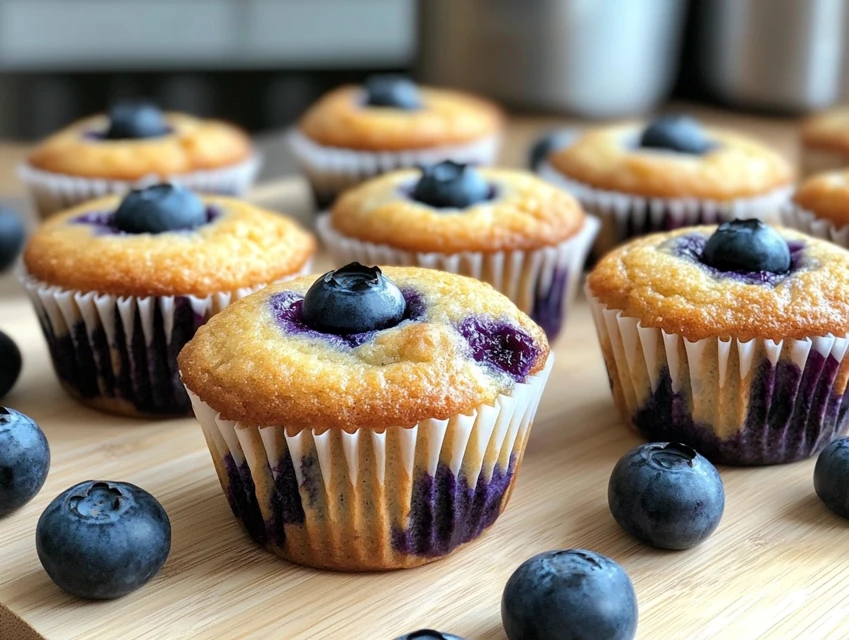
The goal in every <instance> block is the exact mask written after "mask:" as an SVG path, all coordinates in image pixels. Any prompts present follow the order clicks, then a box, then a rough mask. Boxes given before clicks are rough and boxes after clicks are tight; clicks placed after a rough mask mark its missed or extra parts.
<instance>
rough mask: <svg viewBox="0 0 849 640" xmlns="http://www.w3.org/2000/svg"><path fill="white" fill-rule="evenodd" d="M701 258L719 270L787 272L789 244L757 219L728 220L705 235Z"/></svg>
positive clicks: (788, 267) (788, 268)
mask: <svg viewBox="0 0 849 640" xmlns="http://www.w3.org/2000/svg"><path fill="white" fill-rule="evenodd" d="M702 262H704V263H705V264H707V265H708V266H711V267H713V268H714V269H718V270H719V271H736V272H739V273H754V272H758V271H766V272H770V273H787V271H789V270H790V247H789V246H788V245H787V241H786V240H785V239H784V238H782V237H781V234H780V233H778V231H776V230H775V229H773V228H772V227H770V226H769V225H766V224H764V223H763V222H761V221H760V220H731V221H730V222H723V223H722V224H721V225H719V227H718V228H717V230H716V231H715V232H714V234H713V235H712V236H711V237H710V238H708V241H707V244H705V250H704V252H703V253H702Z"/></svg>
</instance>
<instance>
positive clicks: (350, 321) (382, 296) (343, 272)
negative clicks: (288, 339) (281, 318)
mask: <svg viewBox="0 0 849 640" xmlns="http://www.w3.org/2000/svg"><path fill="white" fill-rule="evenodd" d="M406 306H407V303H406V302H405V300H404V296H403V295H402V294H401V290H400V289H398V287H397V286H396V285H395V283H394V282H392V280H390V279H389V278H387V277H386V276H384V275H383V273H382V272H381V271H380V269H379V268H378V267H364V266H363V265H361V264H360V263H359V262H352V263H351V264H349V265H346V266H344V267H342V268H341V269H336V271H328V272H327V273H325V274H324V275H323V276H321V277H320V278H319V279H318V280H316V281H315V282H314V283H313V285H312V286H311V287H310V288H309V291H307V294H306V295H305V296H304V305H303V310H302V313H303V318H304V322H305V323H306V324H307V325H308V326H309V327H311V328H312V329H315V330H317V331H321V332H323V333H334V334H337V335H347V334H350V333H364V332H366V331H379V330H381V329H388V328H389V327H393V326H395V325H396V324H398V323H399V322H401V320H402V319H403V318H404V313H405V311H406Z"/></svg>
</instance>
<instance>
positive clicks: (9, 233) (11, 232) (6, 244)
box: [0, 209, 26, 272]
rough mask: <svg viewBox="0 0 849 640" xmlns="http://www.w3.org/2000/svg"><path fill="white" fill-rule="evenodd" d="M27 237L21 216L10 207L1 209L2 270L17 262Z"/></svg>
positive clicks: (0, 261) (0, 251)
mask: <svg viewBox="0 0 849 640" xmlns="http://www.w3.org/2000/svg"><path fill="white" fill-rule="evenodd" d="M25 237H26V231H25V229H24V223H23V222H21V218H20V216H18V214H17V213H15V212H14V211H10V210H9V209H0V272H3V271H5V270H6V269H8V268H9V267H11V266H12V265H13V264H15V260H17V259H18V255H20V253H21V249H22V248H23V246H24V238H25Z"/></svg>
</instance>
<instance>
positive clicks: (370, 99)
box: [365, 74, 422, 111]
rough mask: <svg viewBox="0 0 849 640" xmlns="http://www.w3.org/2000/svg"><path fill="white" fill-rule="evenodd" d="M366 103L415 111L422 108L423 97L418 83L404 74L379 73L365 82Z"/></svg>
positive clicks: (371, 105) (372, 105) (373, 105)
mask: <svg viewBox="0 0 849 640" xmlns="http://www.w3.org/2000/svg"><path fill="white" fill-rule="evenodd" d="M365 90H366V105H367V106H369V107H392V108H395V109H404V110H406V111H415V110H417V109H421V108H422V99H421V95H420V94H419V89H418V87H417V86H416V84H415V83H414V82H413V81H412V80H410V79H409V78H407V77H406V76H402V75H395V74H378V75H373V76H369V78H368V79H367V80H366V82H365Z"/></svg>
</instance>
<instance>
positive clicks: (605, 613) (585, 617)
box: [501, 549, 637, 640]
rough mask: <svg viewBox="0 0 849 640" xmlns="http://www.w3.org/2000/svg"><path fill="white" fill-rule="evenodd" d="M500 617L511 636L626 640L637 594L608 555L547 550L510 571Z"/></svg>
mask: <svg viewBox="0 0 849 640" xmlns="http://www.w3.org/2000/svg"><path fill="white" fill-rule="evenodd" d="M501 622H502V623H503V624H504V630H505V631H506V632H507V637H508V638H509V639H510V640H630V639H631V638H633V637H634V635H635V634H636V633H637V595H636V594H635V593H634V585H633V584H631V579H630V578H629V577H628V574H627V573H625V570H624V569H623V568H622V567H620V566H619V565H618V564H616V563H615V562H614V561H613V560H611V559H610V558H608V557H607V556H603V555H601V554H600V553H595V552H594V551H587V550H585V549H567V550H565V551H549V552H547V553H541V554H540V555H538V556H534V557H533V558H531V559H530V560H527V561H525V562H524V563H523V564H522V565H521V566H520V567H519V568H518V569H516V571H515V572H514V573H513V575H512V576H510V580H508V581H507V586H506V587H505V588H504V596H503V598H502V599H501Z"/></svg>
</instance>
